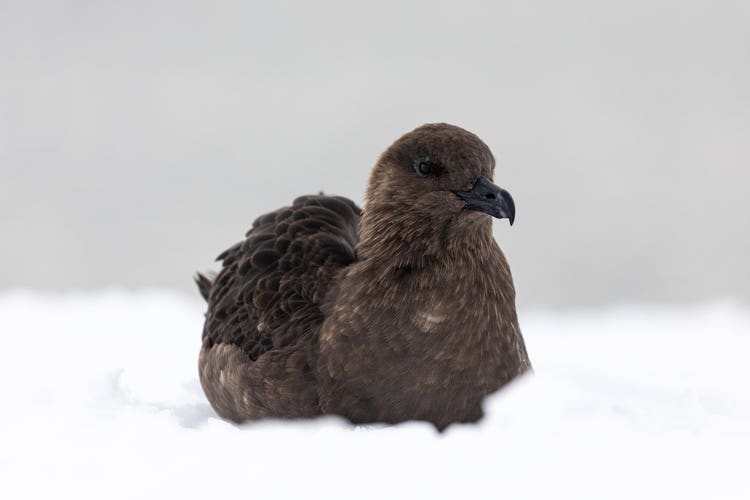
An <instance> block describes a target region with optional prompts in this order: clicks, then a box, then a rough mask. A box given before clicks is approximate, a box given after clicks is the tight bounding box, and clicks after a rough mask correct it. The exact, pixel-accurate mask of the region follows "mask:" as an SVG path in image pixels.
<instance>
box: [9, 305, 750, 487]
mask: <svg viewBox="0 0 750 500" xmlns="http://www.w3.org/2000/svg"><path fill="white" fill-rule="evenodd" d="M203 311H204V305H203V304H201V303H200V302H198V301H197V300H192V299H188V298H186V297H184V296H182V295H180V294H177V293H174V292H166V291H147V292H138V293H126V292H121V291H105V292H100V293H87V294H67V295H44V294H38V293H33V292H24V291H16V292H5V293H3V294H0V334H1V335H2V344H3V354H4V356H3V358H4V359H3V361H2V363H0V405H1V408H2V412H0V415H1V417H0V419H1V420H0V443H1V444H0V471H1V472H0V476H2V481H0V497H2V498H179V497H184V498H222V497H223V496H226V498H229V497H230V496H231V497H237V496H238V495H241V496H242V497H244V498H259V499H263V498H347V499H349V498H356V499H360V498H363V499H366V498H407V497H414V498H455V499H458V498H472V499H480V498H501V497H502V498H514V499H519V498H551V497H553V496H554V497H556V498H560V497H562V498H576V499H579V498H596V499H601V498H608V499H611V498H676V497H680V498H750V483H749V482H748V481H747V470H748V465H747V464H748V459H749V457H748V453H750V451H749V450H750V364H748V362H747V357H748V352H750V312H748V311H747V310H744V309H743V308H741V307H740V306H738V305H736V304H732V303H715V304H706V305H701V306H699V307H690V308H688V307H682V308H662V309H657V308H646V307H617V308H608V309H605V310H599V311H588V312H586V311H580V312H568V313H560V312H544V311H521V313H520V317H521V327H522V329H523V332H524V335H525V337H526V343H527V347H528V351H529V353H530V356H531V359H532V362H533V364H534V368H535V373H534V374H533V375H529V376H526V377H524V378H522V379H521V380H519V381H518V382H516V383H514V384H512V386H510V387H509V388H507V389H505V390H503V391H500V393H498V394H496V395H493V396H492V397H491V398H489V399H488V400H487V402H486V405H485V407H486V413H487V416H486V417H485V419H484V420H483V421H482V422H481V423H480V424H479V425H461V426H453V427H451V428H450V429H449V430H448V431H447V432H445V433H443V434H438V433H436V432H435V431H434V429H433V428H432V427H431V426H428V425H426V424H422V423H408V424H404V425H399V426H393V427H386V426H366V427H354V426H351V425H349V424H348V423H346V422H343V421H342V420H340V419H337V418H323V419H319V420H316V421H307V422H262V423H256V424H251V425H244V426H235V425H232V424H230V423H227V422H224V421H222V420H220V419H219V418H217V417H216V415H215V413H214V412H213V410H212V409H211V408H210V406H209V405H208V403H207V402H206V400H205V398H204V396H203V393H202V391H201V388H200V384H199V382H198V378H197V366H196V365H197V357H198V350H199V348H200V332H201V327H202V320H203Z"/></svg>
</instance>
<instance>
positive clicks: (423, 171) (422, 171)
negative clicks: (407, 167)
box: [416, 161, 433, 175]
mask: <svg viewBox="0 0 750 500" xmlns="http://www.w3.org/2000/svg"><path fill="white" fill-rule="evenodd" d="M416 170H417V172H418V173H419V175H430V174H431V173H432V171H433V168H432V164H431V163H430V162H428V161H420V162H418V163H417V165H416Z"/></svg>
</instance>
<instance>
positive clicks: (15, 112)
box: [0, 0, 750, 306]
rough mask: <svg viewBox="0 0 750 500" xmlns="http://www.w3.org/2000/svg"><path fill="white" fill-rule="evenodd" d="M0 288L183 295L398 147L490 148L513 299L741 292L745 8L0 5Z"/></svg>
mask: <svg viewBox="0 0 750 500" xmlns="http://www.w3.org/2000/svg"><path fill="white" fill-rule="evenodd" d="M0 63H1V64H0V72H1V73H2V74H0V173H1V177H0V231H1V233H0V234H1V237H2V241H1V244H0V289H3V288H14V287H33V288H40V289H46V290H69V289H81V288H84V289H90V288H98V287H104V286H111V285H116V286H127V287H134V288H135V287H145V286H162V287H176V288H181V289H185V290H188V289H190V290H191V291H192V286H193V285H192V283H191V281H190V280H191V275H192V273H193V272H194V271H195V270H197V269H208V268H211V263H212V260H213V258H214V257H215V256H216V255H217V254H218V253H219V252H220V251H221V250H223V249H224V248H225V247H227V246H229V245H230V244H232V243H233V242H234V241H236V240H237V239H238V238H240V237H241V236H242V234H243V233H244V230H245V229H246V228H247V227H248V226H249V224H250V223H251V221H252V220H253V219H254V218H255V216H257V215H258V214H259V213H260V212H263V211H268V210H271V209H275V208H277V207H278V206H281V205H283V204H286V203H289V202H290V201H291V200H292V198H293V197H294V196H296V195H298V194H304V193H310V192H315V191H317V190H325V191H326V192H330V193H337V194H342V195H346V196H349V197H351V198H353V199H354V200H356V201H361V200H362V195H363V192H364V188H365V183H366V180H367V176H368V171H369V169H370V167H371V166H372V164H373V162H374V161H375V159H376V158H377V156H378V154H379V153H380V152H381V151H382V150H383V149H384V148H385V147H386V146H387V145H388V144H389V143H390V142H392V141H393V140H394V139H396V138H397V137H398V136H399V135H401V134H402V133H403V132H406V131H408V130H410V129H412V128H414V127H415V126H417V125H420V124H422V123H425V122H433V121H447V122H451V123H455V124H457V125H460V126H463V127H465V128H467V129H469V130H471V131H473V132H475V133H477V134H478V135H479V136H480V137H482V138H483V139H484V140H485V141H486V142H487V143H488V144H489V145H490V147H491V148H492V149H493V151H494V152H495V154H496V156H497V158H498V161H499V168H498V171H497V172H496V181H497V183H498V184H500V185H502V186H504V187H506V188H507V189H508V190H509V191H511V192H512V193H513V195H514V197H515V198H516V201H517V205H518V218H517V224H516V225H515V226H514V227H513V228H509V227H508V226H507V222H505V223H497V224H496V231H495V232H496V236H497V238H498V240H499V241H500V244H501V246H502V247H503V248H504V250H505V252H506V254H507V255H508V257H509V260H510V262H511V266H512V268H513V271H514V275H515V279H516V284H517V288H518V293H519V301H520V302H521V304H522V305H536V306H589V305H599V304H604V303H608V302H622V301H628V302H659V303H665V302H668V303H671V302H680V301H695V300H705V299H712V298H717V297H737V298H741V299H742V300H745V301H746V300H748V299H749V298H750V279H749V278H750V266H748V265H747V256H748V255H750V231H749V230H748V229H749V228H750V210H749V209H748V208H749V207H748V203H747V201H746V197H747V191H748V188H749V187H750V186H748V179H749V177H750V175H749V174H748V167H749V165H748V160H750V3H748V2H747V1H737V2H728V1H723V2H722V1H719V2H717V1H705V2H695V1H693V2H691V1H685V2H682V1H678V0H669V1H653V0H649V1H627V2H616V3H613V2H601V1H568V2H557V1H542V2H530V1H528V0H525V1H520V0H519V1H512V2H465V1H462V2H440V1H433V2H408V3H405V2H389V1H386V2H384V1H379V2H368V3H367V4H361V5H358V4H356V3H355V2H343V1H342V2H320V1H317V2H273V3H263V4H261V3H254V2H199V3H198V2H196V3H189V2H159V1H149V2H92V1H67V2H60V1H47V2H33V1H29V2H21V1H17V2H10V1H7V0H2V1H0Z"/></svg>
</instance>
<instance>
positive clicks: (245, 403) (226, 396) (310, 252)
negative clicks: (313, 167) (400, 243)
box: [197, 195, 360, 421]
mask: <svg viewBox="0 0 750 500" xmlns="http://www.w3.org/2000/svg"><path fill="white" fill-rule="evenodd" d="M359 217H360V209H359V208H358V207H357V206H356V205H355V204H354V203H353V202H351V201H350V200H348V199H346V198H342V197H332V196H324V195H318V196H303V197H300V198H297V199H296V200H294V203H293V204H292V206H290V207H285V208H281V209H279V210H276V211H275V212H271V213H269V214H266V215H263V216H261V217H259V218H258V219H257V220H256V221H255V222H254V223H253V227H252V229H251V230H250V231H249V232H248V233H247V235H246V238H245V240H243V241H241V242H239V243H237V244H236V245H234V246H233V247H231V248H229V249H228V250H226V251H225V252H224V253H222V254H221V255H220V256H219V258H218V260H221V261H222V269H221V271H220V272H219V274H218V275H217V276H216V278H215V280H213V281H211V280H209V279H207V278H205V277H204V276H201V275H199V276H198V279H197V282H198V286H199V288H200V290H201V293H202V294H203V295H204V297H205V298H206V300H207V301H208V312H207V313H206V321H205V325H204V329H203V346H202V348H201V355H200V360H199V369H200V378H201V383H202V385H203V389H204V391H205V392H206V395H207V397H208V399H209V401H210V402H211V404H212V406H213V407H214V409H215V410H216V411H217V413H219V414H220V415H221V416H223V417H225V418H229V419H231V420H235V421H243V420H248V419H256V418H263V417H286V418H301V417H309V416H314V415H317V414H319V413H320V410H319V407H318V391H317V387H316V382H315V372H316V368H317V367H316V361H317V355H316V353H317V341H318V334H319V330H320V326H321V325H322V323H323V313H322V312H321V307H322V306H323V303H324V301H325V298H326V294H327V293H328V289H329V288H330V284H331V280H332V279H333V278H334V276H335V275H336V273H337V272H338V271H340V270H341V269H343V268H344V267H346V266H348V265H349V264H351V263H352V262H354V260H355V258H356V257H355V247H356V245H357V242H358V238H359V236H358V235H359Z"/></svg>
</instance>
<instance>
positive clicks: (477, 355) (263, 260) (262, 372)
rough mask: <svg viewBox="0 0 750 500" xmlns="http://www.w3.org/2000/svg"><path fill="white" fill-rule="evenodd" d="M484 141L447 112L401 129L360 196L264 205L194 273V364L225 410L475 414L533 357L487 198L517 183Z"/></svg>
mask: <svg viewBox="0 0 750 500" xmlns="http://www.w3.org/2000/svg"><path fill="white" fill-rule="evenodd" d="M494 163H495V161H494V158H493V156H492V153H491V152H490V150H489V148H488V147H487V146H486V145H485V144H484V143H483V142H482V141H481V140H480V139H479V138H478V137H476V136H475V135H474V134H471V133H469V132H467V131H465V130H463V129H460V128H458V127H454V126H451V125H447V124H432V125H424V126H422V127H419V128H417V129H416V130H414V131H412V132H410V133H408V134H406V135H404V136H403V137H401V138H400V139H399V140H398V141H396V142H395V143H394V144H393V145H392V146H391V147H390V148H388V149H387V150H386V152H385V153H383V155H382V156H381V157H380V159H379V160H378V162H377V164H376V165H375V167H374V168H373V171H372V174H371V177H370V181H369V186H368V190H367V200H366V204H365V211H364V213H361V212H360V210H359V208H358V207H357V206H356V205H355V204H354V203H352V202H351V201H349V200H347V199H345V198H340V197H331V196H323V195H319V196H305V197H301V198H298V199H296V200H295V201H294V203H293V204H292V206H291V207H286V208H282V209H279V210H277V211H275V212H272V213H270V214H267V215H264V216H262V217H260V218H258V220H256V221H255V223H254V224H253V228H252V229H251V230H250V231H249V232H248V233H247V237H246V239H245V240H244V241H242V242H240V243H238V244H236V245H235V246H233V247H232V248H230V249H229V250H227V251H226V252H224V253H223V254H222V255H221V256H220V257H219V259H220V260H221V261H222V270H221V271H220V272H219V274H218V276H217V277H216V279H215V280H214V281H213V282H212V281H211V280H209V279H207V278H205V277H204V276H201V275H199V277H198V278H197V282H198V285H199V288H200V290H201V293H202V294H203V295H204V297H206V298H207V300H208V306H209V307H208V312H207V314H206V323H205V326H204V331H203V347H202V349H201V354H200V361H199V369H200V378H201V383H202V384H203V388H204V390H205V392H206V395H207V397H208V399H209V401H210V402H211V404H212V405H213V407H214V409H215V410H216V411H217V413H219V415H221V416H223V417H225V418H228V419H231V420H234V421H237V422H241V421H245V420H251V419H258V418H263V417H279V418H304V417H312V416H315V415H320V414H336V415H342V416H344V417H346V418H348V419H349V420H351V421H352V422H357V423H366V422H389V423H395V422H402V421H405V420H426V421H429V422H432V423H433V424H434V425H435V426H436V427H438V428H439V429H443V428H445V427H447V426H448V425H449V424H451V423H454V422H471V421H476V420H477V419H478V418H480V417H481V415H482V409H481V403H482V400H483V398H484V397H485V396H486V395H487V394H490V393H492V392H494V391H495V390H497V389H499V388H500V387H502V386H503V385H504V384H506V383H507V382H509V381H510V380H511V379H513V378H514V377H516V376H518V375H519V374H521V373H523V372H524V371H525V370H527V369H529V367H530V365H529V360H528V357H527V355H526V349H525V347H524V342H523V338H522V337H521V332H520V330H519V328H518V320H517V317H516V311H515V291H514V288H513V282H512V278H511V274H510V269H509V267H508V263H507V261H506V260H505V257H504V256H503V253H502V252H501V250H500V248H499V247H498V246H497V243H496V242H495V240H494V238H493V237H492V224H491V217H490V216H489V215H488V214H492V215H494V216H496V217H508V218H510V219H511V222H512V221H513V217H514V213H515V208H514V206H513V202H512V198H510V195H508V194H507V192H505V191H504V190H501V189H500V188H498V187H497V186H494V185H493V184H492V183H491V182H490V180H489V179H491V178H492V173H493V170H494Z"/></svg>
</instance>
